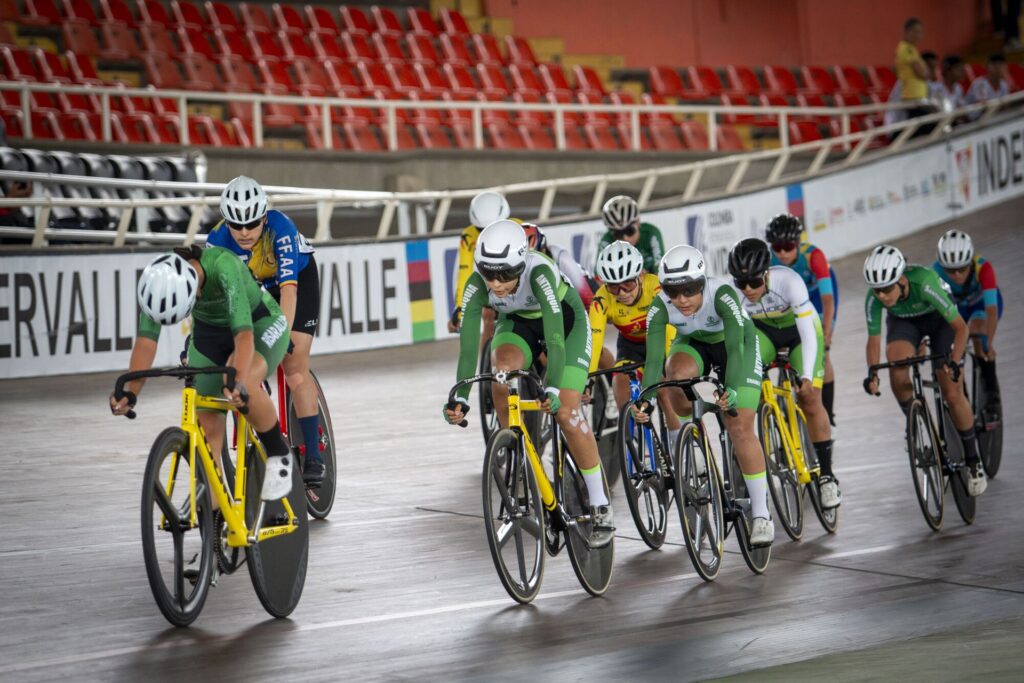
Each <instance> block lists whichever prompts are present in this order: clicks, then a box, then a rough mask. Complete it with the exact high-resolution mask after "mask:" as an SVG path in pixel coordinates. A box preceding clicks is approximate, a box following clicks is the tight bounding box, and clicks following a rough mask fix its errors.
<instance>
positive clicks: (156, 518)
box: [142, 427, 214, 626]
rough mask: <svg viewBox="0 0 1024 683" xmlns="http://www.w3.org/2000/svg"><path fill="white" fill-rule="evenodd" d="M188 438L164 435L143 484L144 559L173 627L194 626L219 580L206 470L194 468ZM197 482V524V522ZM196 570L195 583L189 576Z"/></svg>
mask: <svg viewBox="0 0 1024 683" xmlns="http://www.w3.org/2000/svg"><path fill="white" fill-rule="evenodd" d="M188 451H189V448H188V435H187V434H185V432H183V431H182V430H181V429H179V428H177V427H169V428H167V429H165V430H164V431H163V432H161V433H160V436H158V437H157V439H156V441H155V442H153V447H152V448H151V449H150V451H149V460H148V462H147V463H146V472H145V475H144V478H143V483H142V554H143V557H144V558H145V561H146V576H147V577H148V578H149V587H150V588H151V589H152V591H153V598H154V599H155V600H156V604H157V606H158V607H159V608H160V611H161V612H162V613H163V615H164V617H166V618H167V621H169V622H171V623H172V624H174V625H175V626H188V625H189V624H191V623H192V622H193V621H195V619H196V617H198V616H199V613H200V612H201V611H202V609H203V604H204V603H205V602H206V596H207V593H208V592H209V590H210V578H211V576H212V574H213V555H214V552H213V547H214V543H213V535H214V530H213V516H212V513H211V510H210V491H209V487H208V486H207V484H206V476H205V473H204V472H203V469H202V466H201V465H199V464H198V463H197V465H198V466H197V467H196V471H195V472H194V473H193V472H192V471H191V469H190V468H189V454H188ZM193 474H194V476H195V505H196V524H195V525H194V526H193V525H192V521H191V516H192V515H191V513H192V503H191V493H190V489H191V479H192V477H193ZM187 570H191V571H190V573H194V577H193V578H192V580H190V579H189V578H188V577H187V576H186V571H187Z"/></svg>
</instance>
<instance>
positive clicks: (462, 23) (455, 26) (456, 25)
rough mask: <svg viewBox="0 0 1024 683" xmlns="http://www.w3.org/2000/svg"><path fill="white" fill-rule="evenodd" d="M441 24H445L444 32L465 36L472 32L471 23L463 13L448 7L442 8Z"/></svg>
mask: <svg viewBox="0 0 1024 683" xmlns="http://www.w3.org/2000/svg"><path fill="white" fill-rule="evenodd" d="M441 25H442V26H444V32H445V33H448V34H450V35H456V36H464V35H467V34H468V33H469V32H470V31H469V24H467V23H466V19H465V18H464V17H463V16H462V14H461V13H460V12H459V11H458V10H454V9H448V8H447V7H442V8H441Z"/></svg>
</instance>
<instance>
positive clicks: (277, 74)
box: [256, 59, 298, 95]
mask: <svg viewBox="0 0 1024 683" xmlns="http://www.w3.org/2000/svg"><path fill="white" fill-rule="evenodd" d="M256 73H257V74H258V76H259V77H260V79H261V80H262V85H263V90H264V91H265V92H268V93H271V92H272V93H275V94H282V95H283V94H289V93H297V92H298V84H297V83H296V82H295V79H293V78H292V75H291V74H290V73H288V69H287V68H286V67H285V66H284V64H282V63H281V62H278V61H276V60H273V59H259V60H257V61H256Z"/></svg>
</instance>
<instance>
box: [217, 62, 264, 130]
mask: <svg viewBox="0 0 1024 683" xmlns="http://www.w3.org/2000/svg"><path fill="white" fill-rule="evenodd" d="M220 70H221V73H223V74H224V82H225V83H226V84H227V90H229V91H231V92H258V91H259V90H260V89H261V87H260V83H259V81H258V80H256V74H255V73H254V72H253V70H252V66H251V65H250V64H249V62H247V61H246V60H244V59H242V58H241V57H239V56H237V55H227V56H224V57H222V58H221V59H220ZM239 106H241V105H239ZM250 115H251V107H250V114H248V115H246V117H248V116H250Z"/></svg>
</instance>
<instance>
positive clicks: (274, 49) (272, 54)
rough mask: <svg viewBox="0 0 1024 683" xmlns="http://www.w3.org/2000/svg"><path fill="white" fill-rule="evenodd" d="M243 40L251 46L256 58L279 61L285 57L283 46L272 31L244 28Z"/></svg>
mask: <svg viewBox="0 0 1024 683" xmlns="http://www.w3.org/2000/svg"><path fill="white" fill-rule="evenodd" d="M245 41H246V42H248V43H249V45H251V46H252V54H253V56H254V57H255V58H256V59H257V60H259V59H266V60H268V61H270V60H273V61H280V60H282V59H284V57H285V51H284V46H282V45H281V42H280V41H279V40H278V39H277V35H275V34H273V33H258V32H256V31H251V30H246V32H245Z"/></svg>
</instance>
